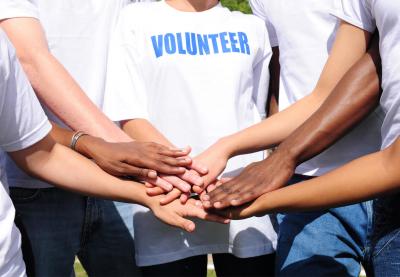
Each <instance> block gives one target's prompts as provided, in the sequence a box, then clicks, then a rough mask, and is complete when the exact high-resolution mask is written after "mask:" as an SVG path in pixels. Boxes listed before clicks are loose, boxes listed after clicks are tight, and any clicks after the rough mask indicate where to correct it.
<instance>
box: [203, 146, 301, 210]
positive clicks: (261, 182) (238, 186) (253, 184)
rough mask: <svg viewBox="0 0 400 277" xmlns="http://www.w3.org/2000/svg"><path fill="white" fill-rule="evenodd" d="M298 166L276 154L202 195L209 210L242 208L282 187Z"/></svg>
mask: <svg viewBox="0 0 400 277" xmlns="http://www.w3.org/2000/svg"><path fill="white" fill-rule="evenodd" d="M295 167H296V164H295V162H294V161H293V160H292V159H290V158H289V156H288V155H285V153H283V152H279V151H275V152H273V153H272V154H271V155H270V156H269V157H268V158H266V159H265V160H263V161H260V162H255V163H252V164H250V165H249V166H247V167H246V168H245V169H244V170H243V171H242V172H241V173H240V174H239V175H238V176H236V177H235V178H233V179H231V180H230V181H228V182H226V183H223V184H221V185H219V186H217V187H216V188H215V189H214V190H213V191H211V192H209V193H207V194H204V195H202V196H201V200H202V202H203V205H204V207H205V208H215V209H224V208H227V207H229V206H241V205H243V204H245V203H247V202H250V201H252V200H254V199H256V198H257V197H259V196H260V195H262V194H264V193H267V192H270V191H273V190H276V189H278V188H281V187H283V186H285V185H286V184H287V182H288V181H289V179H290V178H291V177H292V175H293V173H294V170H295Z"/></svg>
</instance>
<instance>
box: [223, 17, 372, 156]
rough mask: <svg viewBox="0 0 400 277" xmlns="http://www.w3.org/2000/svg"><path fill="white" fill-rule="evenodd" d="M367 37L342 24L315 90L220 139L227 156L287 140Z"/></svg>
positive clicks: (362, 49) (352, 61)
mask: <svg viewBox="0 0 400 277" xmlns="http://www.w3.org/2000/svg"><path fill="white" fill-rule="evenodd" d="M369 39H370V34H369V33H368V32H366V31H363V30H361V29H359V28H357V27H355V26H352V25H350V24H348V23H342V24H341V25H340V27H339V30H338V32H337V35H336V40H335V43H334V45H333V47H332V50H331V53H330V56H329V58H328V61H327V63H326V65H325V67H324V69H323V71H322V73H321V76H320V79H319V80H318V82H317V84H316V87H315V88H314V90H313V91H312V92H311V93H310V94H309V95H307V96H306V97H304V98H303V99H301V100H299V101H298V102H296V103H295V104H293V105H292V106H290V107H289V108H287V109H285V110H283V111H281V112H279V113H277V114H274V115H273V116H271V117H270V118H268V119H266V120H263V121H262V122H261V123H259V124H256V125H254V126H252V127H250V128H247V129H245V130H243V131H241V132H238V133H236V134H234V135H231V136H228V137H227V138H223V139H222V141H223V142H222V143H223V144H225V148H226V151H227V152H228V154H229V157H233V156H236V155H240V154H246V153H252V152H256V151H260V150H264V149H267V148H269V147H271V146H274V145H277V144H279V143H281V142H282V141H283V140H284V139H286V138H287V137H288V136H289V135H290V134H291V133H292V132H293V131H294V130H295V129H296V128H298V127H299V126H300V125H301V124H303V123H304V122H305V121H306V120H307V119H308V118H309V117H310V116H311V115H312V114H313V113H314V112H315V111H316V110H318V108H319V107H320V106H321V105H322V103H323V102H324V101H325V100H326V98H327V97H328V96H329V95H330V93H331V92H332V90H333V89H334V88H335V86H336V85H337V83H338V82H339V81H340V80H341V79H342V77H343V76H344V75H345V74H346V72H347V71H348V70H349V69H350V68H351V67H352V66H353V65H354V64H355V63H356V62H357V61H358V60H359V59H360V58H361V57H362V56H363V55H364V54H365V52H366V50H367V46H368V43H369Z"/></svg>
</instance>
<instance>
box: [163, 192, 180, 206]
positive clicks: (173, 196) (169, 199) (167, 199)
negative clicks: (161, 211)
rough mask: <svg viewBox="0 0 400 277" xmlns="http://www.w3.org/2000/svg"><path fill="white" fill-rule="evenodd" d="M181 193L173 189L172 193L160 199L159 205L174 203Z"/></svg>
mask: <svg viewBox="0 0 400 277" xmlns="http://www.w3.org/2000/svg"><path fill="white" fill-rule="evenodd" d="M181 194H182V192H181V191H180V190H178V189H176V188H174V189H173V190H172V191H170V192H169V193H168V194H167V195H165V196H164V197H162V198H161V200H160V204H161V205H167V204H169V203H171V202H172V201H174V200H175V199H178V198H179V197H180V196H181Z"/></svg>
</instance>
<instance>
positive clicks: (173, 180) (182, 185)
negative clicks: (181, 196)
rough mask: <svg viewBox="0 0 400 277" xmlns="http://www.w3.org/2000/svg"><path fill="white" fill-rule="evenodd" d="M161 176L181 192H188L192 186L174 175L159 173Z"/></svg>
mask: <svg viewBox="0 0 400 277" xmlns="http://www.w3.org/2000/svg"><path fill="white" fill-rule="evenodd" d="M161 178H162V179H163V180H165V181H167V182H168V183H169V184H171V185H173V186H174V187H175V188H177V189H179V190H180V191H182V192H188V191H190V189H191V188H192V186H191V185H189V184H188V183H187V182H185V181H184V180H182V179H180V178H178V177H176V176H167V175H161Z"/></svg>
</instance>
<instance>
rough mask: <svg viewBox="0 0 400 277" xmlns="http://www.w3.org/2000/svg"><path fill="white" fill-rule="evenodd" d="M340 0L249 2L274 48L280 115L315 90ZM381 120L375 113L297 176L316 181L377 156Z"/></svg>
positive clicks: (378, 112) (377, 111)
mask: <svg viewBox="0 0 400 277" xmlns="http://www.w3.org/2000/svg"><path fill="white" fill-rule="evenodd" d="M339 2H340V0H323V1H321V0H303V1H301V3H300V1H292V0H250V5H251V7H252V10H253V13H254V14H255V15H257V16H258V17H260V18H261V19H263V20H264V22H265V24H266V26H267V28H268V33H269V34H270V41H271V45H272V46H279V54H280V57H279V62H280V66H281V72H280V87H279V109H280V110H283V109H286V108H287V107H289V106H290V105H292V104H294V103H295V102H297V101H298V100H300V99H302V98H303V97H305V96H306V95H308V94H309V93H311V92H312V90H313V89H314V87H315V85H316V83H317V81H318V79H319V77H320V74H321V72H322V70H323V67H324V65H325V63H326V61H327V59H328V56H329V53H330V50H331V48H332V45H333V42H334V40H335V35H336V30H337V27H338V25H339V20H338V19H337V18H336V17H335V16H332V15H331V12H333V11H335V10H336V9H338V8H339V7H340V3H339ZM383 117H384V114H383V112H382V110H381V109H377V110H376V111H375V112H373V113H372V114H371V115H370V116H369V117H368V118H367V119H366V120H364V121H363V122H362V123H361V124H360V125H359V126H358V127H357V128H355V129H354V130H353V131H352V132H350V133H349V134H348V135H346V136H345V137H343V138H342V139H341V140H339V141H338V142H337V143H335V145H333V146H332V147H330V148H328V149H327V150H326V151H324V152H322V153H321V154H320V155H318V156H316V157H315V158H313V159H311V160H309V161H307V162H305V163H303V164H301V165H299V166H298V167H297V169H296V173H298V174H304V175H311V176H320V175H323V174H324V173H326V172H329V171H331V170H333V169H335V168H337V167H339V166H341V165H343V164H345V163H347V162H349V161H351V160H353V159H356V158H358V157H360V156H364V155H366V154H369V153H372V152H376V151H377V150H379V147H380V144H381V138H380V127H381V125H382V121H383Z"/></svg>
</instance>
